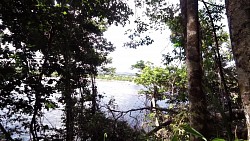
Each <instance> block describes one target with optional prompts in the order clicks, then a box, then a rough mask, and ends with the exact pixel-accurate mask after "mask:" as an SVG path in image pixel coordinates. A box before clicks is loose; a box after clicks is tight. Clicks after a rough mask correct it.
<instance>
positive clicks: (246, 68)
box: [226, 0, 250, 140]
mask: <svg viewBox="0 0 250 141" xmlns="http://www.w3.org/2000/svg"><path fill="white" fill-rule="evenodd" d="M226 6H227V17H228V24H229V31H230V37H231V43H232V48H233V55H234V58H235V62H236V70H237V75H238V83H239V88H240V95H241V100H242V103H243V107H244V113H245V117H246V124H247V129H248V140H250V43H249V42H250V0H228V1H227V0H226Z"/></svg>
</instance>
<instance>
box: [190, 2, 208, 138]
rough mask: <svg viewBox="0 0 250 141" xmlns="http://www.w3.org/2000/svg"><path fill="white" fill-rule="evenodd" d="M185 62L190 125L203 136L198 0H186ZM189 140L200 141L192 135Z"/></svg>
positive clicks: (204, 110) (204, 123)
mask: <svg viewBox="0 0 250 141" xmlns="http://www.w3.org/2000/svg"><path fill="white" fill-rule="evenodd" d="M186 4H187V44H186V63H187V72H188V97H189V102H190V103H189V105H190V106H189V112H190V117H189V120H190V125H191V127H193V128H194V129H196V130H197V131H198V132H200V133H201V134H203V135H204V136H205V134H206V132H205V129H206V114H207V110H206V108H207V105H206V97H205V94H204V93H203V91H202V68H201V58H200V54H201V53H200V43H199V22H198V0H187V1H186ZM190 140H191V141H200V140H201V139H197V138H195V137H193V136H191V138H190Z"/></svg>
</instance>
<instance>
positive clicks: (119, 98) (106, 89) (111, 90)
mask: <svg viewBox="0 0 250 141" xmlns="http://www.w3.org/2000/svg"><path fill="white" fill-rule="evenodd" d="M96 85H97V90H98V93H99V94H102V95H103V96H104V97H103V98H102V99H101V104H100V105H101V106H102V107H103V108H102V110H104V111H107V109H106V108H105V107H107V104H108V103H109V101H110V99H114V100H115V101H114V103H113V104H114V105H115V107H113V108H115V110H121V111H127V110H130V109H135V108H140V107H144V106H145V100H146V99H145V96H142V95H140V94H138V91H139V90H140V89H142V86H138V85H136V84H134V83H133V82H128V81H107V80H97V82H96ZM57 96H58V97H59V96H60V94H58V95H56V96H55V97H57ZM62 109H63V106H60V108H57V109H54V110H50V111H47V110H45V109H44V110H43V112H44V117H43V118H42V119H41V122H43V123H45V124H48V125H50V126H53V127H61V126H62V123H61V121H62V120H61V116H62V114H63V112H62ZM0 113H1V114H4V113H3V112H2V111H0ZM143 114H144V113H143V112H140V111H137V112H132V113H127V114H126V115H125V116H124V118H121V119H122V120H126V121H128V123H129V124H130V125H131V126H135V125H136V126H140V125H139V124H141V120H142V119H143ZM108 115H111V114H108ZM28 118H30V117H28ZM135 118H137V119H138V120H139V121H138V120H135ZM2 122H4V121H2ZM13 137H18V136H17V135H14V136H13ZM19 137H21V138H22V139H23V140H28V139H29V135H21V136H19Z"/></svg>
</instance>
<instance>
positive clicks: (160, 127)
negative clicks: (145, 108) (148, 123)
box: [147, 119, 172, 136]
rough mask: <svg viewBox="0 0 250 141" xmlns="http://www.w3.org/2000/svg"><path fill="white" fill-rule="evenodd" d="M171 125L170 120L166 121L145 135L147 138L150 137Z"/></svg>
mask: <svg viewBox="0 0 250 141" xmlns="http://www.w3.org/2000/svg"><path fill="white" fill-rule="evenodd" d="M171 123H172V120H171V119H170V120H167V121H165V122H163V123H162V124H160V125H159V126H157V127H155V128H154V129H153V130H151V131H150V132H148V133H147V136H151V135H152V134H153V133H156V132H157V131H158V130H160V129H162V128H163V127H166V126H169V125H170V124H171Z"/></svg>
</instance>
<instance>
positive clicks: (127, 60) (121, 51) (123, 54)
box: [104, 0, 228, 73]
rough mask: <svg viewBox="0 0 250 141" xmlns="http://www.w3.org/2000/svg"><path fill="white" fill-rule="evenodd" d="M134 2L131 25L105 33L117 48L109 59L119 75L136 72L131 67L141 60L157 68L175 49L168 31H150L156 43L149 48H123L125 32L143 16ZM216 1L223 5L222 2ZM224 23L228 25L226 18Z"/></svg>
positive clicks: (131, 0) (132, 4)
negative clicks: (166, 55)
mask: <svg viewBox="0 0 250 141" xmlns="http://www.w3.org/2000/svg"><path fill="white" fill-rule="evenodd" d="M133 1H134V0H128V4H129V6H130V8H131V9H133V11H135V9H136V12H135V13H136V14H135V15H133V16H131V17H130V19H129V20H130V24H126V26H125V27H122V26H115V25H112V26H110V27H109V28H108V30H107V31H106V32H105V33H104V37H105V38H107V39H108V41H110V42H112V43H113V44H114V46H115V47H116V49H115V51H114V52H112V53H110V55H109V57H112V58H113V62H112V64H110V65H109V66H112V67H115V68H116V72H118V73H122V72H135V70H134V71H133V70H131V65H133V64H135V63H136V62H137V61H140V60H144V61H150V62H152V63H154V64H155V65H156V66H161V65H162V59H163V57H162V54H166V53H168V52H169V53H171V52H172V49H173V48H172V46H171V42H170V40H169V36H170V31H169V30H168V29H166V30H164V31H154V30H150V32H149V33H147V35H149V36H150V37H151V38H152V39H153V40H154V42H153V44H151V45H149V46H140V47H138V48H137V49H131V48H128V47H123V44H124V43H126V42H127V41H129V38H128V35H124V34H125V31H126V30H127V29H134V28H135V27H136V25H135V24H134V23H133V21H134V20H135V19H136V17H138V16H141V15H142V10H140V9H138V8H136V7H135V5H134V2H133ZM216 1H217V2H219V3H223V1H221V0H216ZM168 2H169V3H174V4H176V3H177V2H179V0H169V1H168ZM199 6H203V3H199ZM146 20H147V19H146ZM222 22H223V23H224V24H225V25H227V23H226V22H227V20H226V18H225V19H224V20H223V21H222ZM225 30H226V31H227V30H228V28H227V27H225Z"/></svg>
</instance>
